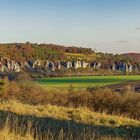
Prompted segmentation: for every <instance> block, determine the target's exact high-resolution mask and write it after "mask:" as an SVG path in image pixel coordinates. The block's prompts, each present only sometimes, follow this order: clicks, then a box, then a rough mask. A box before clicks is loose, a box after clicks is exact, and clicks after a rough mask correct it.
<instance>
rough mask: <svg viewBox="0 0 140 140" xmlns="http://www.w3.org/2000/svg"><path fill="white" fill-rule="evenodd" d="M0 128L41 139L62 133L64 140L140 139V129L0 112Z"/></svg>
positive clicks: (56, 136) (55, 136)
mask: <svg viewBox="0 0 140 140" xmlns="http://www.w3.org/2000/svg"><path fill="white" fill-rule="evenodd" d="M0 128H1V129H3V128H9V129H10V131H13V132H15V133H19V134H21V135H24V134H26V133H31V134H32V135H33V136H34V137H41V139H42V138H43V137H45V136H46V135H47V137H48V136H49V135H50V134H51V136H53V137H54V138H56V139H57V138H58V137H59V136H60V135H61V133H63V134H62V135H63V136H62V137H63V139H65V137H66V138H68V137H73V138H79V139H81V140H82V139H83V137H84V136H85V135H87V136H86V138H87V139H88V138H89V139H90V138H91V137H92V138H93V137H94V138H98V137H120V138H127V139H136V140H137V139H139V138H140V133H139V132H140V127H127V126H123V127H109V126H94V125H86V124H82V123H76V122H74V121H65V120H56V119H53V118H49V117H35V116H30V115H18V114H15V113H12V112H8V111H0ZM68 139H69V138H68ZM44 140H45V139H44Z"/></svg>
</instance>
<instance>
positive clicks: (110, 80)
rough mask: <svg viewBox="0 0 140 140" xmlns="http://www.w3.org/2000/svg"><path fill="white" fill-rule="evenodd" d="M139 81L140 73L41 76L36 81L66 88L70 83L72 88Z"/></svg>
mask: <svg viewBox="0 0 140 140" xmlns="http://www.w3.org/2000/svg"><path fill="white" fill-rule="evenodd" d="M138 80H139V81H140V75H134V76H133V75H131V76H128V75H125V76H79V77H78V76H77V77H61V78H41V79H38V80H37V81H38V82H39V83H40V84H41V85H44V86H46V87H49V88H58V87H60V88H68V87H70V85H72V86H73V87H74V88H87V87H97V86H98V87H99V86H105V85H112V84H121V83H122V84H123V83H124V82H129V81H138Z"/></svg>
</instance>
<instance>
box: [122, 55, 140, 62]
mask: <svg viewBox="0 0 140 140" xmlns="http://www.w3.org/2000/svg"><path fill="white" fill-rule="evenodd" d="M121 55H122V56H123V57H125V58H128V59H131V60H132V61H135V62H140V53H124V54H121Z"/></svg>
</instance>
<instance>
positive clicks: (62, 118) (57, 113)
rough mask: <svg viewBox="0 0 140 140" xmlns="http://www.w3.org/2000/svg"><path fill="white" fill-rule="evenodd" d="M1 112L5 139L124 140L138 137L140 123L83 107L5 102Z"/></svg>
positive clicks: (0, 134)
mask: <svg viewBox="0 0 140 140" xmlns="http://www.w3.org/2000/svg"><path fill="white" fill-rule="evenodd" d="M0 110H1V112H0V118H1V123H2V124H1V126H4V128H3V129H2V130H1V131H0V138H1V139H2V140H3V139H5V140H7V139H9V140H19V139H20V140H22V139H23V140H24V139H27V140H33V139H39V138H40V137H45V138H44V139H45V140H47V139H48V140H50V139H51V140H53V139H55V138H57V139H62V140H63V139H71V140H72V139H74V137H75V136H76V137H77V139H78V137H79V139H80V138H83V137H84V138H85V139H88V138H90V139H95V138H97V136H98V139H100V140H106V139H110V140H111V139H116V140H119V139H120V140H121V139H123V138H127V139H129V138H132V137H135V138H138V137H139V130H140V121H137V120H133V119H129V118H126V117H119V116H118V117H117V116H113V115H107V114H105V113H95V112H92V111H90V110H89V109H87V108H82V107H79V108H67V107H58V106H53V105H36V106H33V105H29V104H22V103H19V102H17V101H6V102H3V103H1V104H0ZM8 112H9V113H8ZM7 113H8V115H7ZM9 114H10V115H9ZM13 116H14V117H13ZM5 117H7V118H5ZM2 119H3V120H2ZM3 122H5V124H3ZM20 125H21V126H20ZM20 127H21V128H20ZM40 130H41V131H40ZM53 131H54V132H53ZM76 133H77V134H76ZM131 135H132V136H131ZM34 136H35V138H33V137H34ZM42 140H43V139H42Z"/></svg>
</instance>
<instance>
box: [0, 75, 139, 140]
mask: <svg viewBox="0 0 140 140" xmlns="http://www.w3.org/2000/svg"><path fill="white" fill-rule="evenodd" d="M37 81H38V82H35V81H33V80H31V81H30V80H29V81H28V80H27V81H9V80H8V78H4V79H2V80H1V86H0V139H1V140H25V139H26V140H94V139H96V140H125V139H127V140H133V139H134V140H135V139H136V140H139V139H140V133H139V132H140V117H139V116H140V110H139V108H140V94H138V93H137V94H136V92H135V91H134V90H131V88H129V86H126V87H124V89H123V92H117V91H114V90H112V89H111V88H109V87H104V85H112V84H123V83H125V82H129V81H140V76H127V75H125V76H80V77H61V78H42V79H38V80H37ZM42 85H43V86H42ZM73 87H74V88H79V90H74V88H73ZM83 87H84V89H85V90H81V89H82V88H83ZM88 87H96V88H88ZM49 88H50V89H49ZM48 89H49V90H48ZM62 89H63V90H62Z"/></svg>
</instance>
